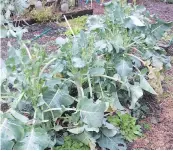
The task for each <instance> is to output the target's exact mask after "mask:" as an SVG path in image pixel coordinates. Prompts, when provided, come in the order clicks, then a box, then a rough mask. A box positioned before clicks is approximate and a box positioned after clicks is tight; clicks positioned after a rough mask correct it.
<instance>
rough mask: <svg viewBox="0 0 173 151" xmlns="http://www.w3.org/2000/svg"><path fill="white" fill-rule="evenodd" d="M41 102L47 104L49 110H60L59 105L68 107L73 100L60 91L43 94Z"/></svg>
mask: <svg viewBox="0 0 173 151" xmlns="http://www.w3.org/2000/svg"><path fill="white" fill-rule="evenodd" d="M43 100H44V101H45V102H46V103H47V104H48V106H49V107H50V108H61V105H64V106H69V105H71V104H72V103H73V102H74V100H73V99H72V98H71V97H70V96H69V94H68V93H65V92H64V91H62V90H57V91H56V92H54V91H46V92H45V93H44V94H43Z"/></svg>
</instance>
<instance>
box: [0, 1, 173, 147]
mask: <svg viewBox="0 0 173 151" xmlns="http://www.w3.org/2000/svg"><path fill="white" fill-rule="evenodd" d="M104 5H105V15H100V16H97V15H93V16H90V17H88V19H87V22H86V28H85V31H82V30H81V31H80V33H79V34H74V31H73V29H71V30H70V31H71V35H72V36H68V37H67V38H65V39H63V38H61V37H59V38H57V39H56V43H57V49H58V52H56V53H55V52H54V53H51V54H47V53H46V52H45V50H44V48H42V47H41V46H38V45H34V46H32V47H31V48H30V49H29V48H28V47H27V44H28V43H29V42H28V43H24V42H23V41H22V40H21V34H19V35H16V33H13V32H12V31H10V32H9V34H12V35H13V36H16V37H17V38H18V43H19V45H20V48H19V49H18V48H15V47H13V46H11V45H10V44H9V52H8V58H7V60H6V61H5V62H3V61H2V62H3V63H4V65H3V66H2V72H3V76H2V77H1V93H2V94H1V99H2V101H4V102H6V103H8V104H9V106H10V109H9V110H8V111H7V112H4V113H3V112H1V119H2V120H1V125H0V129H1V132H0V133H1V149H23V150H26V149H29V150H36V149H37V150H38V149H112V150H113V149H114V150H117V149H126V148H127V147H126V143H127V142H128V141H133V140H134V139H135V138H137V137H138V136H141V135H142V130H141V127H140V126H139V125H137V123H136V120H137V119H138V118H139V116H138V115H139V114H140V113H141V109H142V108H143V105H142V104H140V100H141V99H142V97H143V95H144V94H146V93H151V94H153V95H157V94H160V93H162V87H161V81H162V77H161V73H162V71H163V70H165V69H169V68H170V66H171V64H170V58H169V57H168V56H166V52H165V50H164V49H163V48H160V47H159V46H158V45H157V42H158V41H159V40H160V39H161V38H162V36H163V34H164V33H165V32H166V31H167V30H169V29H170V27H171V26H172V23H165V22H163V21H162V20H160V19H158V18H157V17H155V16H151V15H150V14H149V13H148V12H147V11H146V9H145V8H144V7H142V6H133V7H132V6H131V5H126V4H123V5H121V3H119V2H116V1H112V2H108V3H105V4H104ZM21 32H22V31H21ZM21 32H20V33H21ZM132 115H133V117H132ZM79 142H80V143H79Z"/></svg>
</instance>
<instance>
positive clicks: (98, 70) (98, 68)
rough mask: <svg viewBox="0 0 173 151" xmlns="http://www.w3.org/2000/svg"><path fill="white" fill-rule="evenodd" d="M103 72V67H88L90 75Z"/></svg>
mask: <svg viewBox="0 0 173 151" xmlns="http://www.w3.org/2000/svg"><path fill="white" fill-rule="evenodd" d="M104 73H105V69H104V68H102V67H95V68H92V69H90V74H91V76H95V75H103V74H104Z"/></svg>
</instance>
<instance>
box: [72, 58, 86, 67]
mask: <svg viewBox="0 0 173 151" xmlns="http://www.w3.org/2000/svg"><path fill="white" fill-rule="evenodd" d="M72 63H73V65H74V67H76V68H83V67H85V61H84V60H82V59H81V58H78V57H73V58H72Z"/></svg>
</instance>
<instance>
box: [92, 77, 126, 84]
mask: <svg viewBox="0 0 173 151" xmlns="http://www.w3.org/2000/svg"><path fill="white" fill-rule="evenodd" d="M93 77H103V78H107V79H111V80H114V81H116V82H120V83H122V84H123V83H124V82H123V81H120V80H117V79H115V78H113V77H110V76H107V75H94V76H93Z"/></svg>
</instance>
